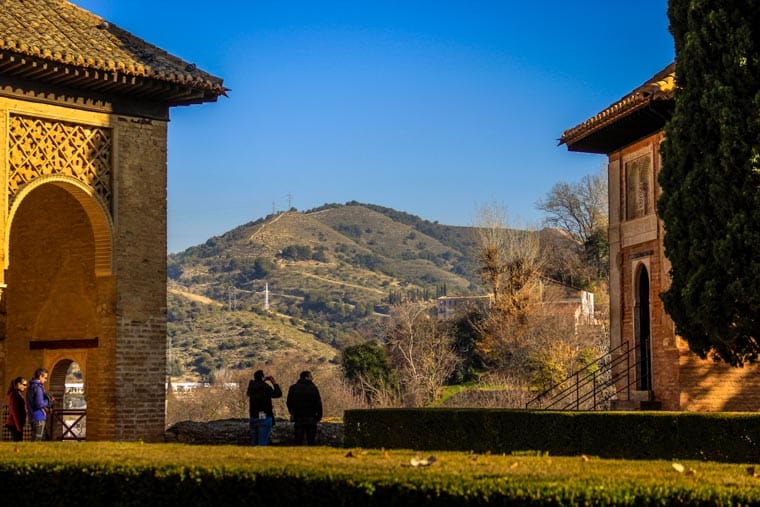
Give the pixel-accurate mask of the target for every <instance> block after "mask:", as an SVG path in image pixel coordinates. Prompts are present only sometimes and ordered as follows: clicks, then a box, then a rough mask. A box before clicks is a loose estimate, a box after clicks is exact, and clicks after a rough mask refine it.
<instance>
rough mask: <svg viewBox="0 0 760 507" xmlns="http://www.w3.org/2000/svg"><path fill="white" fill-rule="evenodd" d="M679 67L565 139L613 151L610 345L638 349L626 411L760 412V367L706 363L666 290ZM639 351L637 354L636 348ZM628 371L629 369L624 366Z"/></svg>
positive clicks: (621, 392)
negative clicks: (667, 148)
mask: <svg viewBox="0 0 760 507" xmlns="http://www.w3.org/2000/svg"><path fill="white" fill-rule="evenodd" d="M675 88H676V76H675V65H674V64H670V65H668V66H667V67H665V68H664V69H663V70H662V71H660V72H658V73H657V74H655V75H654V76H653V77H652V78H651V79H649V80H648V81H646V82H645V83H644V84H642V85H641V86H639V87H638V88H636V89H634V90H633V91H632V92H630V93H629V94H627V95H626V96H624V97H623V98H621V99H620V100H619V101H617V102H615V103H614V104H612V105H610V106H609V107H608V108H606V109H605V110H603V111H601V112H600V113H598V114H596V115H595V116H593V117H591V118H589V119H588V120H586V121H584V122H583V123H581V124H579V125H577V126H575V127H573V128H571V129H569V130H567V131H565V132H564V134H563V135H562V137H561V138H560V143H561V144H565V145H567V148H568V150H570V151H579V152H586V153H599V154H604V155H607V157H608V176H609V215H610V216H609V243H610V350H612V351H617V352H616V354H617V355H621V354H627V355H629V358H628V359H630V363H628V361H626V362H623V363H622V364H623V365H625V364H631V365H635V366H634V367H632V368H630V369H631V370H632V371H631V372H630V375H629V377H633V378H632V379H631V380H627V381H625V382H620V383H618V386H617V391H618V392H617V402H616V404H617V406H618V407H620V408H640V407H642V406H646V407H649V408H658V407H660V408H663V409H665V410H690V411H728V410H752V411H755V410H759V409H760V375H758V368H757V366H748V367H745V368H731V367H729V366H728V365H726V364H723V363H715V362H713V361H712V360H702V359H700V358H699V357H698V356H697V355H696V354H694V353H692V352H691V351H690V350H689V347H688V344H687V343H686V342H685V341H684V340H683V339H681V338H680V337H679V336H677V335H676V334H675V326H674V324H673V321H672V320H671V318H670V317H669V316H668V314H667V313H666V312H665V309H664V307H663V303H662V301H661V300H660V293H661V292H663V291H664V290H666V289H667V288H668V287H669V285H670V275H669V272H670V263H669V262H668V259H667V258H666V257H665V250H664V247H663V236H664V234H665V230H664V226H663V222H662V220H661V219H660V218H659V217H658V216H657V213H656V207H655V204H656V202H657V198H658V197H659V195H660V192H661V189H660V187H659V185H658V184H657V175H658V173H659V171H660V167H661V158H660V143H661V142H662V140H663V138H664V133H663V127H664V125H665V122H666V121H667V120H668V119H669V118H670V116H671V115H672V113H673V109H674V92H675ZM628 351H630V353H629V352H628ZM621 368H627V367H625V366H621Z"/></svg>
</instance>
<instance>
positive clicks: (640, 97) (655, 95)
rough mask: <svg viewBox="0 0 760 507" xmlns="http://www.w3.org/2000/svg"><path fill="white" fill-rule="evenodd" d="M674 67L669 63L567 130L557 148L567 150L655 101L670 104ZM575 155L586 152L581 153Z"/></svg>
mask: <svg viewBox="0 0 760 507" xmlns="http://www.w3.org/2000/svg"><path fill="white" fill-rule="evenodd" d="M675 77H676V73H675V63H671V64H670V65H668V66H667V67H665V68H664V69H663V70H661V71H660V72H658V73H657V74H655V75H654V76H653V77H652V78H651V79H649V80H647V81H646V82H645V83H644V84H642V85H641V86H639V87H638V88H636V89H635V90H633V91H632V92H631V93H629V94H628V95H626V96H624V97H623V98H621V99H620V100H618V101H617V102H615V103H614V104H612V105H610V106H609V107H608V108H606V109H604V110H603V111H601V112H599V113H597V114H596V115H594V116H592V117H591V118H589V119H588V120H586V121H584V122H583V123H581V124H579V125H576V126H575V127H573V128H571V129H568V130H566V131H565V132H564V133H563V134H562V137H560V139H559V144H567V146H568V148H569V149H571V150H572V149H573V146H574V145H576V144H579V143H581V142H582V141H584V140H586V139H587V138H589V137H590V136H592V135H594V134H597V133H599V132H600V131H601V130H603V129H605V128H606V127H608V126H610V125H611V124H613V123H615V122H618V121H620V120H621V119H622V118H624V117H626V116H629V115H631V114H633V113H634V112H636V111H637V110H639V109H641V108H644V107H646V106H648V105H651V104H652V103H654V102H657V101H672V100H673V93H674V91H675V88H676V81H675ZM578 151H587V150H585V149H580V150H578Z"/></svg>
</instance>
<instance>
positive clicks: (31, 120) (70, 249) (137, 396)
mask: <svg viewBox="0 0 760 507" xmlns="http://www.w3.org/2000/svg"><path fill="white" fill-rule="evenodd" d="M224 93H225V88H224V86H223V84H222V80H221V79H219V78H216V77H214V76H211V75H209V74H208V73H206V72H203V71H201V70H200V69H198V68H196V66H195V65H193V64H191V63H188V62H185V61H183V60H181V59H179V58H177V57H175V56H172V55H170V54H168V53H167V52H165V51H163V50H161V49H159V48H157V47H155V46H153V45H151V44H148V43H147V42H145V41H143V40H141V39H139V38H137V37H135V36H134V35H132V34H130V33H128V32H126V31H124V30H122V29H120V28H118V27H116V26H114V25H113V24H110V23H108V22H107V21H105V20H103V19H102V18H100V17H98V16H95V15H93V14H91V13H89V12H87V11H85V10H83V9H80V8H79V7H77V6H75V5H73V4H71V3H69V2H67V1H65V0H23V1H21V0H10V1H9V0H6V1H2V2H0V186H1V187H2V188H4V189H5V190H4V191H0V207H1V208H2V212H0V238H2V245H1V246H0V262H2V266H3V269H2V270H0V291H1V295H0V377H1V378H2V381H3V385H5V386H7V385H9V383H10V380H11V379H12V378H14V377H16V376H19V375H21V376H25V377H29V376H30V375H31V374H32V373H33V372H34V370H35V369H36V368H38V367H45V368H47V369H48V370H49V371H50V373H51V375H50V384H49V387H48V388H49V389H50V390H51V392H52V393H53V394H55V395H56V396H57V397H58V398H59V400H60V399H61V398H62V395H63V389H64V378H65V376H66V373H67V371H69V367H70V366H71V365H72V363H76V364H77V365H78V366H79V369H80V370H81V374H82V383H83V386H84V396H85V398H86V402H87V410H88V412H87V416H86V420H87V438H88V439H96V440H111V439H115V440H135V439H143V440H146V441H156V440H160V439H162V438H163V434H164V429H165V428H164V420H165V415H164V412H165V392H164V381H165V369H166V364H165V361H166V170H167V154H166V150H167V126H168V122H169V108H170V107H171V106H177V105H188V104H198V103H203V102H210V101H215V100H216V99H217V98H218V97H219V95H223V94H224ZM58 424H60V421H58Z"/></svg>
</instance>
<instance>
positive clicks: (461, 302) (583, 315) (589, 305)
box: [436, 278, 596, 327]
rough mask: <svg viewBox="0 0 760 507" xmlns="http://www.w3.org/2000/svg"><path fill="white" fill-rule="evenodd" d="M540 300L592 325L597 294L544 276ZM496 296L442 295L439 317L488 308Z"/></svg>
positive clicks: (577, 321)
mask: <svg viewBox="0 0 760 507" xmlns="http://www.w3.org/2000/svg"><path fill="white" fill-rule="evenodd" d="M537 290H538V291H539V294H538V299H539V301H541V304H542V305H544V307H545V309H546V311H548V312H553V313H570V314H571V315H572V316H573V321H574V322H575V326H576V327H577V326H580V325H593V324H595V322H596V320H595V319H594V294H593V293H592V292H588V291H585V290H582V289H578V288H576V287H571V286H569V285H564V284H562V283H559V282H557V281H555V280H552V279H550V278H541V279H540V281H539V284H538V287H537ZM492 301H493V296H491V295H488V296H441V297H439V298H438V299H437V300H436V314H437V315H438V318H439V319H448V318H451V317H453V316H454V315H455V314H456V313H457V312H459V311H461V310H463V309H466V308H480V309H483V310H485V309H488V308H489V307H490V306H491V303H492Z"/></svg>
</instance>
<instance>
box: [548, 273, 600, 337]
mask: <svg viewBox="0 0 760 507" xmlns="http://www.w3.org/2000/svg"><path fill="white" fill-rule="evenodd" d="M538 290H539V291H540V292H541V293H540V295H539V300H540V301H541V304H542V305H543V306H544V307H545V309H546V311H547V312H551V313H564V314H568V315H570V316H571V317H572V319H573V322H574V323H575V327H576V328H577V327H578V326H591V325H594V324H596V319H595V318H594V294H593V292H589V291H586V290H583V289H578V288H577V287H571V286H569V285H565V284H562V283H560V282H557V281H556V280H552V279H550V278H542V279H541V280H540V282H539V285H538Z"/></svg>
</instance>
